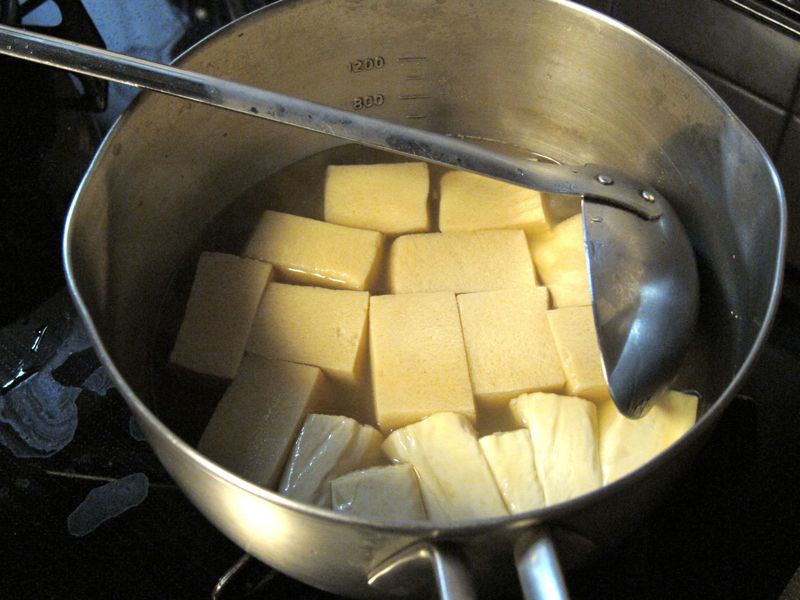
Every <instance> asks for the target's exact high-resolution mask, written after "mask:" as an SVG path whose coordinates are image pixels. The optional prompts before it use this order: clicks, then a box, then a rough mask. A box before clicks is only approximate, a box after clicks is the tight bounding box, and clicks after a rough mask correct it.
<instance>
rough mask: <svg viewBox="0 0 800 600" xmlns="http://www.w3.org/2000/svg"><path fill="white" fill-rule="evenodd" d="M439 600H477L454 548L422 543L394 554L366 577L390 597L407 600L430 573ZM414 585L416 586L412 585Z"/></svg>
mask: <svg viewBox="0 0 800 600" xmlns="http://www.w3.org/2000/svg"><path fill="white" fill-rule="evenodd" d="M431 569H433V579H434V582H435V586H436V591H437V593H438V595H439V598H440V599H441V600H476V599H477V596H476V595H475V587H474V584H473V581H472V576H471V575H470V573H469V571H468V570H467V567H466V563H465V561H464V559H463V558H462V557H461V555H460V553H459V551H458V549H457V547H456V546H455V545H453V544H448V543H444V542H440V543H432V542H431V543H427V542H426V543H422V544H417V545H414V546H410V547H409V548H406V549H404V550H401V551H400V552H399V553H397V554H395V555H394V556H392V557H391V558H389V559H388V560H386V561H384V562H383V563H382V564H381V565H380V566H378V567H377V568H376V569H374V570H373V571H372V572H371V573H370V574H369V579H368V583H369V585H370V586H371V587H373V588H375V589H376V590H378V591H380V592H382V593H385V594H391V595H404V596H410V595H412V594H413V593H414V592H416V591H418V590H417V587H418V586H419V585H421V582H425V581H430V571H431ZM415 584H416V585H415Z"/></svg>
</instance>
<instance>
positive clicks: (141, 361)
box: [64, 0, 786, 598]
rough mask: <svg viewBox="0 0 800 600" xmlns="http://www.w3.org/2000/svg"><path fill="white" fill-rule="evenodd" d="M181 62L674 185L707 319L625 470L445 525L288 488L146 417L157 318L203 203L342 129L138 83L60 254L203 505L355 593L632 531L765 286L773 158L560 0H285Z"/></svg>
mask: <svg viewBox="0 0 800 600" xmlns="http://www.w3.org/2000/svg"><path fill="white" fill-rule="evenodd" d="M178 62H179V63H180V64H181V65H182V66H184V67H187V68H189V69H195V70H198V71H205V72H208V73H211V74H214V75H219V76H224V77H227V78H231V79H234V80H238V81H241V82H243V83H248V84H251V85H256V86H262V87H266V88H269V89H273V90H276V91H279V92H283V93H287V94H292V95H296V96H300V97H303V98H307V99H310V100H314V101H317V102H321V103H324V104H329V105H333V106H337V107H342V108H347V109H351V110H365V111H368V112H369V113H370V114H374V115H376V116H380V117H383V118H386V119H390V120H395V121H399V122H409V123H413V124H414V125H416V126H418V127H421V128H426V129H431V130H434V131H439V132H444V133H448V134H454V135H464V136H469V137H474V138H480V139H492V140H501V141H503V142H505V143H507V144H510V145H512V146H516V147H520V148H526V149H530V150H534V151H536V152H539V153H542V154H545V155H549V156H553V157H555V158H557V159H560V160H562V161H565V162H569V163H576V164H583V163H589V162H598V163H603V164H609V165H613V166H615V167H618V168H620V169H621V170H624V171H626V172H628V173H630V174H631V175H632V176H635V177H637V178H638V179H640V180H642V181H648V182H651V183H652V184H654V185H655V186H656V187H657V188H658V189H659V190H660V191H662V192H663V193H664V194H665V195H666V196H667V197H668V198H669V199H670V200H671V202H672V203H673V205H674V207H675V209H676V210H677V212H678V214H679V215H680V217H681V218H682V220H683V222H684V224H685V225H686V227H687V229H688V230H689V234H690V236H691V238H692V242H693V244H694V247H695V249H696V252H697V256H698V263H699V267H700V272H701V280H702V281H701V294H702V308H701V315H700V325H699V328H698V331H697V334H696V336H695V339H694V341H693V345H692V348H691V350H690V351H689V354H688V355H687V358H686V361H685V363H684V366H683V368H682V369H681V372H680V374H679V375H678V378H677V380H676V386H677V387H682V388H693V389H696V390H698V391H699V392H701V394H702V395H703V398H704V414H703V415H702V417H701V419H700V420H699V422H698V424H697V425H696V426H695V427H694V429H693V430H692V431H691V432H690V433H689V434H688V435H686V436H685V437H684V438H683V439H682V440H681V441H680V442H679V443H678V444H676V445H675V446H673V447H672V448H671V449H669V450H668V451H667V452H665V453H664V454H663V455H661V456H660V457H659V458H657V459H656V460H655V461H653V462H651V463H650V464H648V465H646V466H645V467H644V468H642V469H639V470H638V471H636V472H634V473H633V474H631V475H629V476H628V477H625V478H624V479H622V480H620V481H618V482H616V483H614V484H613V485H610V486H608V487H605V488H603V489H601V490H597V491H595V492H593V493H591V494H588V495H586V496H583V497H581V498H578V499H576V500H573V501H571V502H567V503H564V504H561V505H557V506H554V507H550V508H547V509H543V510H539V511H536V512H532V513H530V514H526V515H521V516H517V517H507V518H499V519H493V520H486V521H480V522H474V523H467V524H459V525H455V526H450V527H439V528H430V527H421V526H419V525H415V524H404V523H381V522H370V521H367V520H363V519H355V518H352V517H347V516H342V515H339V514H333V513H331V512H329V511H326V510H322V509H318V508H314V507H310V506H304V505H299V504H297V503H295V502H292V501H290V500H287V499H285V498H283V497H280V496H278V495H276V494H274V493H271V492H268V491H266V490H263V489H260V488H258V487H256V486H254V485H251V484H250V483H248V482H246V481H243V480H241V479H239V478H238V477H236V476H234V475H232V474H231V473H229V472H227V471H225V470H224V469H222V468H221V467H219V466H217V465H215V464H214V463H212V462H210V461H209V460H208V459H206V458H205V457H203V456H201V455H200V454H198V453H197V452H196V451H195V450H194V449H193V448H192V447H191V446H189V445H188V444H187V443H185V442H184V441H183V440H182V439H181V438H180V437H178V436H177V435H176V434H175V433H174V432H173V431H171V430H170V429H169V428H168V427H167V426H166V425H164V423H163V422H162V421H160V420H159V418H158V416H157V415H156V414H155V413H154V411H153V409H152V394H151V388H150V379H151V376H152V371H153V369H154V365H153V360H152V345H153V332H154V331H155V329H156V322H157V320H158V318H159V313H160V310H161V303H162V299H163V297H164V295H165V294H166V293H167V290H168V288H169V284H170V281H171V278H172V276H173V274H174V272H175V271H176V269H177V268H178V266H179V265H180V264H181V263H182V261H183V260H184V259H185V257H186V256H188V255H189V254H190V253H191V252H192V249H193V247H194V245H195V243H196V241H197V240H198V238H199V236H200V234H201V232H202V230H203V228H204V226H206V225H207V224H208V223H209V222H210V221H212V219H213V218H214V217H215V216H216V215H217V214H218V213H220V211H222V210H223V209H225V208H226V206H227V205H228V204H230V202H232V201H233V199H235V198H236V197H237V196H239V195H240V194H241V193H243V192H244V191H245V190H247V189H248V188H250V187H251V186H253V185H254V184H256V183H257V182H259V181H260V180H262V179H264V178H265V177H266V176H267V175H269V174H270V173H272V172H274V171H276V170H277V169H279V168H281V167H283V166H285V165H287V164H290V163H292V162H294V161H296V160H298V159H300V158H303V157H305V156H308V155H310V154H312V153H315V152H318V151H320V150H323V149H326V148H330V147H332V146H335V145H337V144H338V143H339V142H337V141H336V140H333V139H329V138H327V137H324V136H320V135H318V134H311V133H307V132H303V131H299V130H296V129H290V128H286V127H282V126H278V125H273V124H266V123H260V122H254V121H253V120H252V119H248V118H245V117H242V116H239V115H235V114H231V113H227V112H224V111H219V110H214V109H209V108H207V107H202V106H198V105H194V104H190V103H188V102H185V101H181V100H176V99H172V98H167V97H163V96H155V95H149V94H143V95H142V96H140V97H139V98H138V99H137V101H136V102H135V103H134V105H133V106H132V107H131V108H130V109H129V110H128V111H127V112H126V113H125V115H123V117H122V118H121V119H120V120H119V122H118V123H117V124H116V126H115V127H114V129H113V130H112V131H111V133H110V134H109V136H108V138H107V139H106V141H105V143H104V145H103V146H102V148H101V150H100V151H99V153H98V155H97V156H96V158H95V160H94V162H93V164H92V166H91V168H90V170H89V172H88V174H87V175H86V178H85V179H84V181H83V184H82V185H81V188H80V190H79V191H78V193H77V196H76V198H75V202H74V204H73V207H72V210H71V212H70V215H69V218H68V221H67V226H66V233H65V241H64V250H65V262H66V269H67V274H68V278H69V282H70V286H71V290H72V293H73V296H74V298H75V301H76V303H77V305H78V307H79V310H80V312H81V314H82V316H83V317H84V319H85V320H86V322H87V324H88V326H89V328H90V331H91V333H92V336H93V339H94V341H95V344H96V346H97V348H98V350H99V353H100V356H101V358H102V360H103V362H104V363H105V365H106V366H107V368H108V369H109V370H110V372H111V374H112V376H113V377H114V379H115V380H116V382H117V384H118V385H119V388H120V390H121V391H122V393H123V394H124V396H125V398H126V400H127V402H128V404H129V406H130V408H131V410H132V411H133V412H134V414H135V415H136V417H137V419H138V421H139V422H140V424H141V426H142V429H143V430H144V432H145V434H146V436H147V438H148V440H149V441H150V443H151V445H152V446H153V448H154V449H155V451H156V453H157V454H158V456H159V457H160V459H161V461H162V462H163V463H164V465H165V466H166V468H167V469H168V470H169V472H170V473H171V474H172V476H173V477H174V478H175V480H176V481H177V482H178V483H179V484H180V485H181V487H182V488H183V489H184V491H185V492H186V494H187V495H188V496H189V498H190V499H191V500H192V501H193V502H194V503H195V505H196V506H197V507H198V508H199V509H200V510H201V511H202V512H203V513H204V514H205V515H206V516H207V517H208V518H209V519H210V520H211V521H212V522H213V523H215V524H216V525H217V526H218V527H219V528H220V529H221V530H222V531H223V532H224V533H225V534H226V535H227V536H229V537H230V538H231V539H232V540H234V541H235V542H236V543H237V544H239V545H240V546H241V547H242V548H244V549H245V550H246V551H247V552H249V553H251V554H252V555H254V556H256V557H257V558H259V559H261V560H263V561H265V562H267V563H269V564H271V565H273V566H275V567H276V568H278V569H280V570H282V571H284V572H286V573H288V574H289V575H291V576H293V577H296V578H298V579H301V580H303V581H305V582H308V583H310V584H312V585H315V586H317V587H320V588H322V589H325V590H329V591H334V592H338V593H343V594H348V595H353V596H374V595H381V594H384V593H386V592H387V591H400V592H402V591H404V590H405V591H406V592H410V590H411V589H412V588H413V585H414V584H416V583H417V582H419V581H422V580H424V579H425V576H423V575H420V573H422V572H425V573H428V574H429V573H435V574H436V576H437V581H438V584H439V588H440V591H441V592H442V594H443V595H449V597H452V598H456V597H464V594H466V593H467V592H466V591H465V590H466V589H467V588H466V587H465V586H467V584H468V580H469V579H472V580H473V583H475V584H476V585H477V588H478V591H479V592H480V593H481V594H486V595H492V594H491V592H492V590H494V589H497V587H496V586H497V583H498V581H500V580H505V581H506V585H508V584H507V582H508V580H509V578H513V576H514V575H513V571H514V568H513V565H514V555H515V553H516V561H517V564H518V566H519V569H520V574H521V579H522V582H523V586H524V587H525V589H526V590H527V591H526V593H528V594H530V597H533V594H535V593H536V591H535V590H536V587H537V586H538V585H542V579H541V578H540V577H539V575H540V574H541V573H542V571H541V570H538V567H539V566H540V565H541V564H543V563H545V564H546V563H547V562H548V560H549V559H551V558H552V549H553V547H555V549H556V551H557V553H558V555H559V557H560V558H561V561H562V564H564V565H565V567H566V568H570V567H572V566H575V565H578V564H580V563H582V562H585V561H587V560H589V559H590V558H591V557H592V556H593V555H596V554H597V553H600V552H603V551H606V550H608V549H609V548H610V547H612V546H613V544H614V543H615V541H617V540H618V539H620V538H621V537H622V536H624V534H625V533H627V532H628V531H630V530H631V529H632V528H633V527H634V526H635V525H636V524H637V520H638V519H640V518H643V517H644V516H645V515H646V514H647V511H648V509H649V508H650V507H652V506H653V504H654V503H655V502H656V501H657V499H658V497H659V496H660V495H661V494H662V493H663V491H664V490H665V488H667V487H668V486H669V485H670V484H671V483H672V482H673V481H674V480H675V478H676V477H677V476H678V475H679V474H680V473H681V472H682V470H684V468H685V466H686V464H687V463H688V461H689V460H690V459H691V457H692V456H693V455H694V454H695V453H696V452H697V451H698V450H699V449H700V447H701V445H702V443H703V441H704V439H705V438H706V437H707V434H708V433H709V431H710V428H711V427H712V425H713V424H714V422H715V421H716V420H717V419H718V417H719V416H720V414H721V413H722V411H723V410H724V408H725V406H726V404H727V403H728V401H729V400H730V399H731V397H732V394H733V393H734V391H735V389H736V388H737V386H738V385H739V384H740V383H741V381H742V378H743V377H744V375H745V373H746V372H747V370H748V368H749V367H750V365H751V364H752V362H753V360H754V358H755V355H756V353H757V352H758V350H759V348H760V346H761V344H762V342H763V340H764V338H765V336H766V334H767V329H768V327H769V324H770V323H771V320H772V318H773V316H774V312H775V307H776V304H777V299H778V294H779V288H780V279H781V272H782V265H783V256H784V246H785V217H786V216H785V201H784V198H783V192H782V189H781V186H780V182H779V180H778V177H777V175H776V172H775V169H774V167H773V166H772V164H771V163H770V160H769V158H768V157H767V155H766V153H765V152H764V150H763V149H762V148H761V146H760V145H759V144H758V143H757V142H756V140H755V139H754V138H753V136H752V135H751V134H750V133H749V132H748V131H747V130H746V129H745V128H744V126H743V125H742V124H741V123H740V122H739V120H738V119H737V118H736V117H735V116H734V115H733V114H732V113H731V111H730V110H729V109H728V108H727V107H726V106H725V105H724V104H723V102H722V101H721V100H720V99H719V98H718V97H717V96H716V94H714V92H712V91H711V89H710V88H709V87H708V86H707V85H705V84H704V83H703V82H702V81H701V80H700V79H699V78H698V77H697V76H696V75H694V74H693V73H692V72H691V71H689V70H688V69H687V68H686V67H684V66H683V65H682V64H680V63H679V62H678V61H677V60H676V59H675V58H674V57H672V56H670V55H669V54H667V53H666V52H664V51H663V50H661V49H660V48H658V47H657V46H655V45H654V44H652V43H651V42H649V41H648V40H646V39H644V38H643V37H641V36H640V35H639V34H637V33H636V32H634V31H632V30H630V29H628V28H626V27H624V26H622V25H620V24H618V23H616V22H614V21H612V20H610V19H608V18H606V17H604V16H602V15H599V14H597V13H594V12H592V11H589V10H587V9H584V8H581V7H578V6H576V5H573V4H570V3H567V2H560V1H556V0H496V1H493V2H479V1H478V0H474V1H465V0H435V1H434V0H405V1H403V2H396V1H392V0H360V1H349V0H295V1H293V2H289V1H287V2H283V3H280V4H278V5H273V6H270V7H268V8H266V9H263V10H261V11H259V12H257V13H255V14H253V15H250V16H248V17H246V18H244V19H242V20H240V21H238V22H236V23H234V24H232V25H231V26H229V27H227V28H225V29H224V30H222V31H221V32H219V33H217V34H215V35H213V36H212V37H210V38H209V39H207V40H205V41H203V42H202V43H200V44H199V45H198V46H196V47H195V48H193V49H192V50H191V51H189V52H188V53H187V54H186V55H184V56H183V57H181V59H180V60H179V61H178ZM379 65H380V66H379ZM551 542H552V543H551ZM540 559H541V560H540ZM430 565H433V569H431V567H430ZM544 577H545V578H547V577H552V571H547V572H546V574H545V575H544ZM546 583H547V582H545V584H546Z"/></svg>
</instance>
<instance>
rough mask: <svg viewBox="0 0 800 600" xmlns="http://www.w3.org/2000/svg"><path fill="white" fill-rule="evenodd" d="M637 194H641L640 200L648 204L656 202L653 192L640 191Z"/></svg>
mask: <svg viewBox="0 0 800 600" xmlns="http://www.w3.org/2000/svg"><path fill="white" fill-rule="evenodd" d="M639 193H640V194H641V196H642V198H644V199H645V200H647V201H648V202H655V201H656V196H655V194H653V192H651V191H649V190H642V191H641V192H639Z"/></svg>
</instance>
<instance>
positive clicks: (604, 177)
mask: <svg viewBox="0 0 800 600" xmlns="http://www.w3.org/2000/svg"><path fill="white" fill-rule="evenodd" d="M595 179H596V180H597V181H599V182H600V183H602V184H603V185H611V184H612V183H614V179H613V178H612V177H611V176H609V175H603V174H600V175H598V176H597V177H595Z"/></svg>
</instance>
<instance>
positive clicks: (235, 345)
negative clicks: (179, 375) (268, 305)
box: [170, 252, 272, 379]
mask: <svg viewBox="0 0 800 600" xmlns="http://www.w3.org/2000/svg"><path fill="white" fill-rule="evenodd" d="M271 276H272V267H271V266H270V265H269V264H266V263H263V262H260V261H257V260H248V259H245V258H239V257H238V256H233V255H231V254H220V253H217V252H203V254H201V255H200V260H199V262H198V263H197V270H196V271H195V275H194V282H193V283H192V289H191V292H190V293H189V302H188V304H187V305H186V312H185V314H184V317H183V322H182V323H181V327H180V330H179V331H178V337H177V339H176V340H175V346H174V347H173V349H172V354H171V355H170V362H171V363H174V364H176V365H180V366H182V367H185V368H187V369H189V370H191V371H194V372H195V373H202V374H205V375H212V376H215V377H222V378H225V379H233V377H234V376H235V375H236V370H237V369H238V368H239V363H240V362H241V361H242V356H243V355H244V349H245V344H246V343H247V336H248V334H249V333H250V326H251V324H252V323H253V317H254V316H255V314H256V309H257V308H258V303H259V301H260V300H261V296H262V294H263V293H264V288H265V287H266V286H267V283H268V282H269V280H270V278H271Z"/></svg>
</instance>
